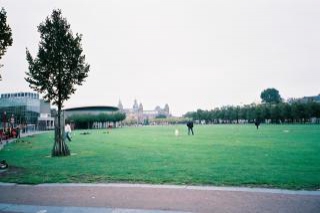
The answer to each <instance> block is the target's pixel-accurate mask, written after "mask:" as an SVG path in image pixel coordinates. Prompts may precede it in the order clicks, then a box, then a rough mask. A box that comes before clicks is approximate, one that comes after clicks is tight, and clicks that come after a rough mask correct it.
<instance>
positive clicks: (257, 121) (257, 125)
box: [254, 119, 261, 130]
mask: <svg viewBox="0 0 320 213" xmlns="http://www.w3.org/2000/svg"><path fill="white" fill-rule="evenodd" d="M260 123H261V122H260V121H259V120H258V119H257V120H256V121H255V122H254V125H255V126H256V127H257V130H258V129H259V126H260Z"/></svg>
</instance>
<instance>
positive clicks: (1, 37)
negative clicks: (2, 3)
mask: <svg viewBox="0 0 320 213" xmlns="http://www.w3.org/2000/svg"><path fill="white" fill-rule="evenodd" d="M12 42H13V39H12V32H11V28H10V26H9V25H8V24H7V12H6V11H5V9H4V8H1V10H0V60H1V59H2V56H3V55H4V54H5V53H6V51H7V47H8V46H11V45H12ZM1 67H2V65H1V64H0V68H1ZM1 79H2V78H1V74H0V80H1Z"/></svg>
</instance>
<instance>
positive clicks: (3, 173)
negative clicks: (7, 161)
mask: <svg viewBox="0 0 320 213" xmlns="http://www.w3.org/2000/svg"><path fill="white" fill-rule="evenodd" d="M23 173H24V169H23V168H21V167H16V166H9V167H8V168H7V169H5V170H0V178H2V177H12V176H21V175H22V174H23Z"/></svg>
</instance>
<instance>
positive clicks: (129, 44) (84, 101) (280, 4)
mask: <svg viewBox="0 0 320 213" xmlns="http://www.w3.org/2000/svg"><path fill="white" fill-rule="evenodd" d="M0 7H4V8H5V10H6V11H7V16H8V18H7V21H8V23H9V25H10V26H11V28H12V32H13V39H14V42H13V46H12V47H9V48H8V51H7V53H6V55H5V56H4V57H3V59H2V61H1V62H0V63H2V64H4V67H3V68H2V69H1V74H2V78H3V81H2V82H0V93H3V92H19V91H31V89H29V87H28V84H27V83H26V82H25V81H24V77H25V72H26V71H27V66H28V65H27V62H26V60H25V48H26V47H28V49H29V50H30V51H31V53H32V54H33V55H35V54H36V53H37V48H38V43H39V33H38V32H37V26H38V25H39V24H40V23H41V22H42V21H44V19H45V18H46V17H47V16H48V15H50V14H51V12H52V10H53V9H57V8H59V9H61V10H62V13H63V16H64V17H66V18H67V20H68V22H69V23H70V24H71V29H72V31H73V32H74V33H81V34H83V42H82V44H83V49H84V54H85V55H86V61H87V62H88V63H89V64H90V65H91V71H90V73H89V77H88V78H87V79H86V82H85V83H84V84H83V86H81V87H79V88H78V90H77V91H76V93H75V94H74V95H73V96H72V97H71V99H70V100H68V101H67V102H66V103H65V106H66V107H73V106H83V105H117V103H118V100H119V99H121V100H122V103H123V105H124V107H131V106H132V105H133V101H134V99H135V98H136V99H137V100H138V101H139V102H140V101H141V102H142V103H143V106H144V108H145V109H154V108H155V107H156V106H157V105H160V106H161V107H163V106H164V105H165V104H166V103H168V104H169V106H170V109H171V112H172V113H173V114H174V115H181V114H183V113H185V112H187V111H191V110H196V109H197V108H202V109H212V108H214V107H217V106H222V105H230V104H233V105H238V104H247V103H252V102H257V101H259V100H260V98H259V96H260V93H261V91H262V90H263V89H265V88H268V87H275V88H277V89H278V90H279V91H280V94H281V96H282V97H284V98H289V97H301V96H305V95H317V94H319V93H320V86H319V85H320V84H319V82H320V59H319V57H320V24H319V23H320V1H319V0H299V1H297V0H246V1H241V0H233V1H231V0H219V1H218V0H208V1H201V0H193V1H187V0H186V1H182V0H181V1H178V0H168V1H166V0H145V1H141V0H134V1H133V0H128V1H121V0H117V1H102V0H101V1H98V0H96V1H94V0H87V1H80V0H72V1H71V0H68V1H67V0H59V1H53V0H51V1H49V0H38V1H35V0H33V1H30V0H28V1H23V0H21V1H18V0H0Z"/></svg>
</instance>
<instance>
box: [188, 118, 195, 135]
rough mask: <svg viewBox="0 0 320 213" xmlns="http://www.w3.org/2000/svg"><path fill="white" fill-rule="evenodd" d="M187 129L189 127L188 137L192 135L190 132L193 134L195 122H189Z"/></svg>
mask: <svg viewBox="0 0 320 213" xmlns="http://www.w3.org/2000/svg"><path fill="white" fill-rule="evenodd" d="M187 127H188V135H190V132H191V133H192V135H194V134H193V122H192V121H188V123H187Z"/></svg>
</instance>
